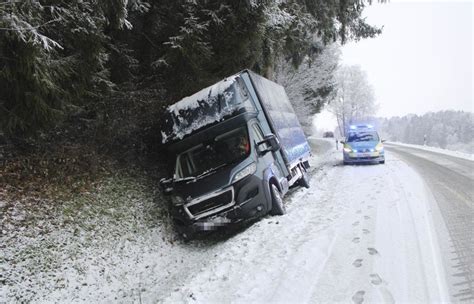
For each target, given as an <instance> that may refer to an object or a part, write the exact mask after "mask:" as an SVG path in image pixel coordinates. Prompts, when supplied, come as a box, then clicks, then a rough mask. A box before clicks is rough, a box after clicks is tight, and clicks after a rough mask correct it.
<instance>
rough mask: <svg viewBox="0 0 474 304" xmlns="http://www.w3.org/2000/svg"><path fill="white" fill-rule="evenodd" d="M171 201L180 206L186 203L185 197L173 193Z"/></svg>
mask: <svg viewBox="0 0 474 304" xmlns="http://www.w3.org/2000/svg"><path fill="white" fill-rule="evenodd" d="M171 202H172V203H173V205H175V206H180V205H182V204H184V199H183V198H182V197H181V196H179V195H173V196H172V197H171Z"/></svg>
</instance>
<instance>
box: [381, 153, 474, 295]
mask: <svg viewBox="0 0 474 304" xmlns="http://www.w3.org/2000/svg"><path fill="white" fill-rule="evenodd" d="M388 150H389V151H393V152H394V153H396V154H397V155H398V156H399V157H400V158H401V159H403V160H404V161H406V162H407V163H408V164H410V166H412V167H413V168H414V169H415V170H416V171H418V172H419V173H420V175H421V176H422V177H423V179H424V181H425V182H426V183H427V184H428V186H429V188H430V190H431V192H432V193H433V195H434V197H435V200H436V206H435V207H436V209H439V212H436V213H434V219H435V223H436V225H435V227H436V231H437V234H438V236H439V237H438V238H439V239H440V240H441V242H440V246H441V249H442V257H443V264H444V266H445V272H446V274H447V281H448V285H449V293H450V295H451V300H452V301H455V302H457V301H460V302H462V301H470V302H474V202H473V197H474V162H473V161H472V160H467V159H462V158H459V157H454V156H449V155H443V154H439V153H433V152H430V151H424V150H420V149H414V148H410V147H403V146H397V145H388Z"/></svg>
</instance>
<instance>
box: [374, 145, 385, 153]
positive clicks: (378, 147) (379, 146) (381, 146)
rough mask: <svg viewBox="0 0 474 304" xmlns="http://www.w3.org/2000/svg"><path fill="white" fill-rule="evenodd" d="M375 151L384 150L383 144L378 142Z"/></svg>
mask: <svg viewBox="0 0 474 304" xmlns="http://www.w3.org/2000/svg"><path fill="white" fill-rule="evenodd" d="M375 151H377V152H380V151H383V145H382V144H378V145H377V146H376V147H375Z"/></svg>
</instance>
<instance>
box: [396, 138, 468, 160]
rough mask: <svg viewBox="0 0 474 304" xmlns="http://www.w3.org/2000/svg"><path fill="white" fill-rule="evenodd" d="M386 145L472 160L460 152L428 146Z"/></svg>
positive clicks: (466, 154) (397, 143) (398, 143)
mask: <svg viewBox="0 0 474 304" xmlns="http://www.w3.org/2000/svg"><path fill="white" fill-rule="evenodd" d="M387 143H388V144H392V145H397V146H404V147H410V148H415V149H419V150H424V151H430V152H436V153H440V154H444V155H449V156H454V157H459V158H463V159H467V160H474V154H470V153H465V152H460V151H453V150H447V149H442V148H436V147H430V146H420V145H413V144H405V143H400V142H387ZM471 150H472V149H471Z"/></svg>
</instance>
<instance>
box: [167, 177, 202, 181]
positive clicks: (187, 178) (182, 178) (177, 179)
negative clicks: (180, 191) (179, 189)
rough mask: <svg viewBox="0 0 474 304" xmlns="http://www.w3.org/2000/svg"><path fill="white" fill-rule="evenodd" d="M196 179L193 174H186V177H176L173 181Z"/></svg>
mask: <svg viewBox="0 0 474 304" xmlns="http://www.w3.org/2000/svg"><path fill="white" fill-rule="evenodd" d="M196 179H197V177H195V176H186V177H180V178H176V179H174V180H173V181H174V182H185V181H190V180H196Z"/></svg>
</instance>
